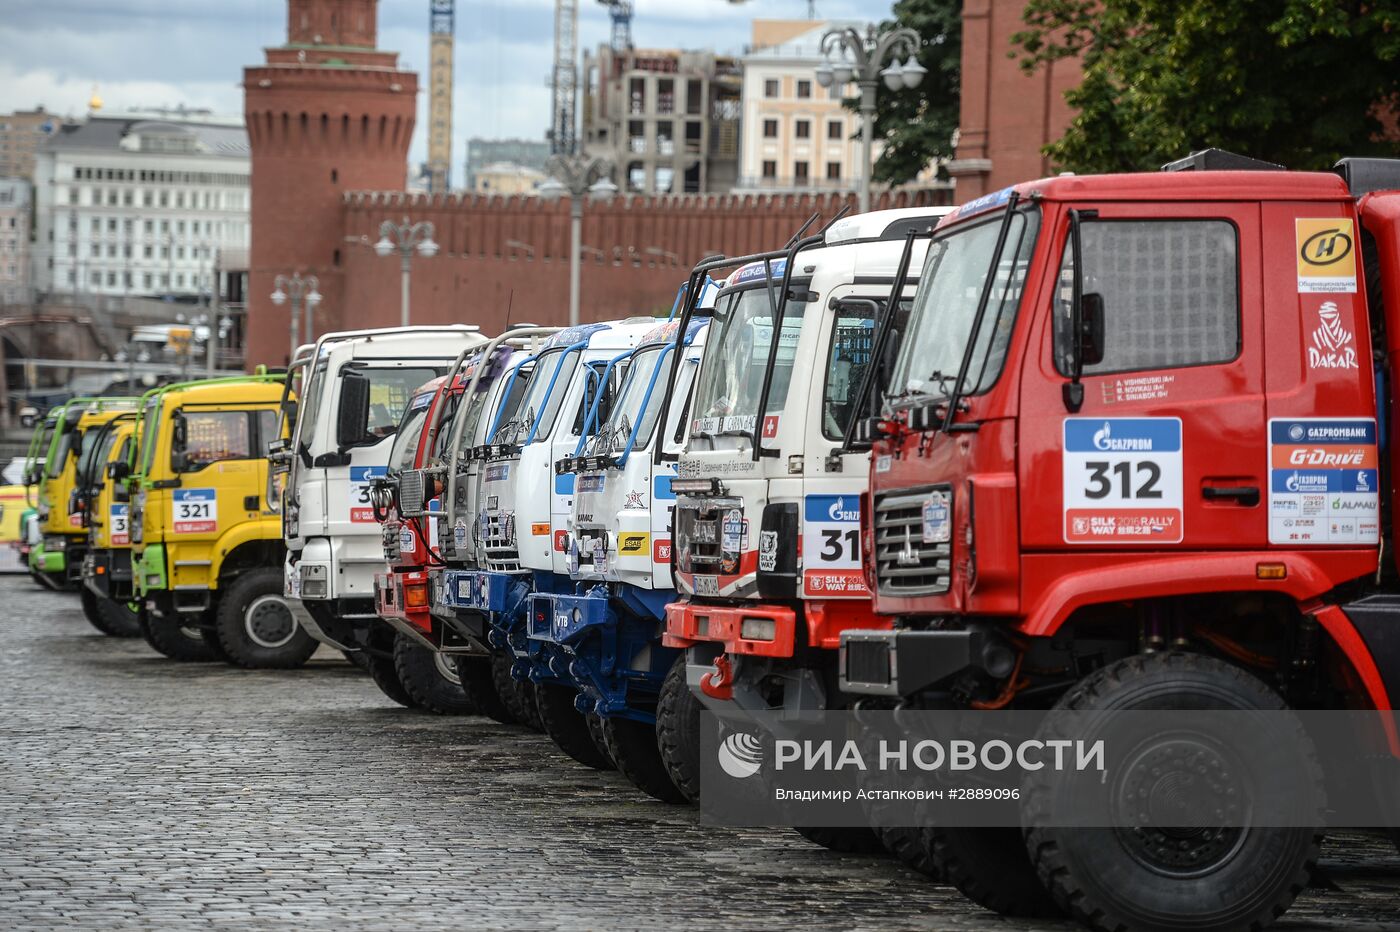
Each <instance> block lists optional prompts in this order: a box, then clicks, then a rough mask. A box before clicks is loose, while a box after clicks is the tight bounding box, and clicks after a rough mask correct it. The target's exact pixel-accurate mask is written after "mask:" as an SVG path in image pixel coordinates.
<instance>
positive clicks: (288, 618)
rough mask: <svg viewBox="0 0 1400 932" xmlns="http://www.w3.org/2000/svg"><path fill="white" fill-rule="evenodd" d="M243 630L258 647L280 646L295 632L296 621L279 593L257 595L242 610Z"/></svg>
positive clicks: (293, 635)
mask: <svg viewBox="0 0 1400 932" xmlns="http://www.w3.org/2000/svg"><path fill="white" fill-rule="evenodd" d="M243 630H244V631H245V632H246V633H247V635H248V638H249V640H251V641H252V642H253V643H254V644H256V645H258V646H259V647H267V648H275V647H282V646H284V645H285V644H286V643H287V642H288V641H290V640H291V639H292V638H293V637H295V636H296V633H297V623H296V620H295V619H294V618H292V613H291V612H290V611H289V610H288V609H287V603H286V602H285V601H283V599H282V597H281V596H280V595H262V596H258V597H257V598H256V599H254V600H253V601H252V602H251V603H249V605H248V608H247V609H245V610H244V612H243Z"/></svg>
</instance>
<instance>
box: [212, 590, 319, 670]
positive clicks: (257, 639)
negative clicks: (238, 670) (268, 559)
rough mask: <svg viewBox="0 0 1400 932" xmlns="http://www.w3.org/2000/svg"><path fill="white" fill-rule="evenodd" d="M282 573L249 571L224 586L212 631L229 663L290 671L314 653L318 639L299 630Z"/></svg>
mask: <svg viewBox="0 0 1400 932" xmlns="http://www.w3.org/2000/svg"><path fill="white" fill-rule="evenodd" d="M282 584H283V579H282V570H281V569H280V568H278V567H270V566H265V567H258V568H257V569H250V570H245V571H244V572H243V573H241V574H240V575H239V576H237V577H236V578H235V579H234V580H233V581H232V582H231V583H229V584H228V586H227V587H226V588H224V590H223V592H222V593H221V594H220V595H219V597H218V609H217V611H216V612H215V614H214V631H215V632H216V634H217V635H218V638H219V645H220V646H221V647H223V649H224V653H225V654H227V655H228V659H229V662H230V663H233V664H236V665H238V666H240V667H248V668H250V669H255V670H256V669H275V670H288V669H293V668H295V667H300V666H302V665H303V664H305V663H306V661H307V660H309V659H311V655H312V654H314V653H316V647H317V641H316V639H315V638H313V637H312V636H311V635H309V634H307V633H306V632H305V631H303V630H301V625H299V624H297V621H296V618H295V616H293V615H292V612H291V609H289V608H288V607H287V602H286V599H285V598H284V597H283V596H282Z"/></svg>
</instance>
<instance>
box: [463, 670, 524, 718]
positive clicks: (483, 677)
mask: <svg viewBox="0 0 1400 932" xmlns="http://www.w3.org/2000/svg"><path fill="white" fill-rule="evenodd" d="M457 678H458V679H459V680H460V681H461V683H462V692H464V693H466V694H467V699H468V701H470V702H471V704H472V705H473V706H474V707H475V708H476V710H477V712H479V713H481V714H482V715H484V716H486V717H487V718H489V719H491V720H492V721H495V722H500V723H501V724H502V725H514V724H515V716H514V715H513V714H512V713H511V710H510V707H509V706H508V705H507V704H506V701H505V699H503V698H502V697H501V694H500V693H498V692H497V691H496V678H495V676H493V675H492V670H491V658H490V657H480V656H477V655H475V654H468V655H465V656H461V657H458V658H457Z"/></svg>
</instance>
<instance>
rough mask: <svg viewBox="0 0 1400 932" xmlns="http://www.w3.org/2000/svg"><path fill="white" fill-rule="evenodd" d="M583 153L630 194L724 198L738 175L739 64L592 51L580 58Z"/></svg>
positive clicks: (672, 54) (663, 52) (652, 52)
mask: <svg viewBox="0 0 1400 932" xmlns="http://www.w3.org/2000/svg"><path fill="white" fill-rule="evenodd" d="M583 75H584V87H583V91H584V96H583V132H582V143H583V148H584V151H585V152H587V153H588V154H589V155H593V156H600V157H602V158H605V159H607V160H609V161H610V162H611V163H612V164H613V167H614V171H615V178H616V181H617V185H618V187H620V188H621V189H622V190H623V191H626V192H632V193H637V194H711V193H728V192H729V191H730V189H732V188H733V187H734V185H735V183H736V181H737V180H738V175H739V115H740V114H739V88H740V80H741V79H740V70H739V63H738V62H737V61H736V60H735V59H733V58H730V57H727V56H722V55H715V54H714V53H713V52H682V51H676V50H674V49H626V50H624V51H616V50H614V49H612V48H611V47H609V46H606V45H604V46H599V48H598V51H597V53H596V54H585V55H584V60H583Z"/></svg>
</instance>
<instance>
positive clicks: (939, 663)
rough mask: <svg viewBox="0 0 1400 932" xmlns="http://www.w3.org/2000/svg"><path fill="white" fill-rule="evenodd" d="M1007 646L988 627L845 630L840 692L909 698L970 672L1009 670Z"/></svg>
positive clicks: (840, 669) (840, 665) (943, 685)
mask: <svg viewBox="0 0 1400 932" xmlns="http://www.w3.org/2000/svg"><path fill="white" fill-rule="evenodd" d="M1005 652H1006V646H1005V642H1004V641H1002V639H1000V638H998V637H996V636H995V635H993V634H992V633H991V632H990V631H988V630H987V629H985V628H979V627H970V628H967V629H964V630H961V631H905V630H894V631H844V632H842V634H841V652H840V659H839V661H838V669H839V679H838V682H839V684H840V688H841V691H842V692H844V693H850V694H853V695H861V696H890V697H902V696H910V695H913V694H914V693H918V692H922V691H924V690H927V689H938V688H941V687H945V686H947V685H948V684H950V683H951V681H952V680H954V679H955V678H957V677H958V676H959V675H960V674H962V673H964V672H966V671H969V670H986V669H987V668H988V667H992V668H999V667H1001V666H1002V665H1004V663H1003V662H1004V659H1005Z"/></svg>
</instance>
